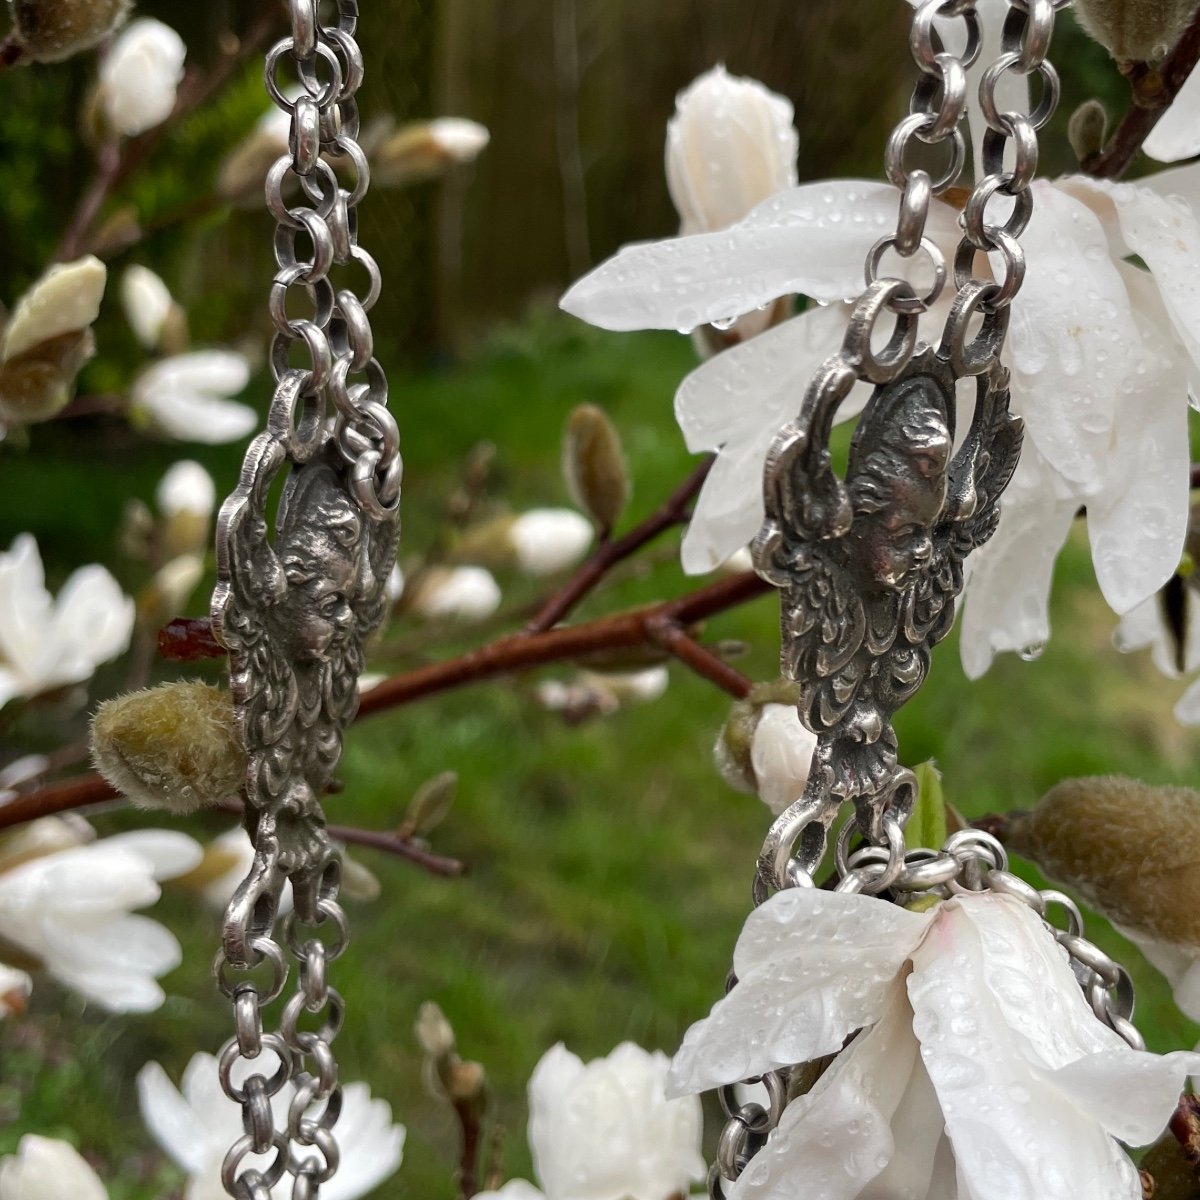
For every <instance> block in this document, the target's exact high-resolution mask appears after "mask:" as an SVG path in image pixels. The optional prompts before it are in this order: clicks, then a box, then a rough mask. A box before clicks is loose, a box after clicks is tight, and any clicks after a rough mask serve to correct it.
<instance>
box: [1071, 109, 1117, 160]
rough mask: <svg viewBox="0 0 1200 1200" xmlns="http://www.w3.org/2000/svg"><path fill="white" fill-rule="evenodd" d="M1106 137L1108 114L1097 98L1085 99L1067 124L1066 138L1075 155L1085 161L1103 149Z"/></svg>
mask: <svg viewBox="0 0 1200 1200" xmlns="http://www.w3.org/2000/svg"><path fill="white" fill-rule="evenodd" d="M1107 138H1108V114H1107V113H1106V112H1105V111H1104V105H1103V104H1101V103H1100V101H1099V100H1096V99H1092V100H1085V101H1084V102H1083V103H1082V104H1081V105H1080V106H1079V107H1078V108H1077V109H1076V110H1075V111H1074V112H1073V113H1072V114H1071V120H1070V122H1069V123H1068V125H1067V140H1068V141H1069V142H1070V143H1071V149H1072V150H1074V151H1075V157H1076V158H1077V159H1078V160H1079V161H1080V162H1081V163H1084V162H1087V160H1088V159H1089V158H1091V157H1092V155H1094V154H1099V153H1100V151H1101V150H1103V149H1104V143H1105V141H1106V140H1107Z"/></svg>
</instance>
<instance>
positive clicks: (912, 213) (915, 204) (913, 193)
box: [892, 171, 933, 258]
mask: <svg viewBox="0 0 1200 1200" xmlns="http://www.w3.org/2000/svg"><path fill="white" fill-rule="evenodd" d="M932 201H933V184H932V181H931V180H930V178H929V173H928V172H927V171H912V172H911V173H910V174H909V176H908V179H907V181H906V182H905V184H904V191H903V193H902V194H901V196H900V213H899V216H898V217H897V218H896V233H895V235H894V237H893V239H892V243H893V245H894V246H895V247H896V253H897V254H899V255H900V257H901V258H910V257H912V255H914V254H916V252H917V250H918V249H919V248H920V246H921V242H922V240H923V239H924V237H925V222H926V221H927V220H928V219H929V205H930V204H931V203H932Z"/></svg>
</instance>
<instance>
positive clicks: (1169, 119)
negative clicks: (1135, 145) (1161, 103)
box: [1142, 70, 1200, 162]
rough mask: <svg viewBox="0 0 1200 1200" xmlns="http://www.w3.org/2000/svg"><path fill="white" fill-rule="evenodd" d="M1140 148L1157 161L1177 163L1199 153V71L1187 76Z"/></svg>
mask: <svg viewBox="0 0 1200 1200" xmlns="http://www.w3.org/2000/svg"><path fill="white" fill-rule="evenodd" d="M1142 149H1143V150H1145V151H1146V153H1147V154H1148V155H1149V156H1150V157H1151V158H1156V159H1158V161H1159V162H1179V161H1180V160H1181V159H1185V158H1195V157H1196V155H1197V154H1200V71H1195V70H1194V71H1192V73H1191V74H1190V75H1189V76H1188V77H1187V79H1186V81H1185V82H1184V85H1183V87H1181V88H1180V89H1179V92H1178V94H1177V95H1176V97H1175V99H1174V100H1172V101H1171V107H1170V108H1168V109H1167V111H1166V112H1165V113H1163V115H1162V116H1161V117H1160V118H1159V120H1158V124H1157V125H1155V126H1154V128H1153V129H1152V130H1150V136H1149V137H1147V138H1146V140H1145V142H1143V143H1142Z"/></svg>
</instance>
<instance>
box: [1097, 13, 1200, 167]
mask: <svg viewBox="0 0 1200 1200" xmlns="http://www.w3.org/2000/svg"><path fill="white" fill-rule="evenodd" d="M1197 62H1200V10H1198V11H1197V13H1196V15H1195V16H1194V17H1193V18H1192V23H1191V24H1190V25H1189V26H1188V27H1187V29H1186V30H1184V33H1183V36H1182V37H1181V38H1180V39H1179V41H1178V42H1176V43H1175V48H1174V49H1173V50H1172V51H1171V53H1170V54H1168V55H1167V57H1166V59H1165V60H1164V62H1163V64H1162V66H1160V67H1158V68H1154V67H1150V66H1148V65H1147V64H1145V63H1135V64H1133V65H1131V66H1130V67H1128V68H1127V69H1126V70H1125V74H1126V75H1128V77H1129V82H1130V85H1131V87H1132V89H1133V104H1132V105H1131V106H1130V108H1129V111H1128V112H1127V113H1126V114H1125V116H1124V117H1123V118H1122V120H1121V123H1120V125H1118V126H1117V128H1116V131H1115V132H1114V133H1113V135H1112V137H1111V138H1109V140H1108V145H1107V146H1105V147H1104V149H1103V150H1101V151H1100V152H1099V153H1097V154H1093V155H1092V156H1091V157H1090V158H1088V159H1086V160H1085V161H1084V163H1083V164H1082V165H1083V169H1084V171H1086V172H1087V174H1089V175H1092V176H1094V177H1095V178H1097V179H1119V178H1120V177H1121V176H1122V175H1124V174H1125V172H1126V171H1127V170H1128V169H1129V167H1130V165H1131V164H1132V163H1133V160H1134V159H1135V158H1136V157H1137V153H1138V151H1139V150H1140V149H1141V148H1142V145H1143V143H1144V142H1145V140H1146V138H1148V137H1149V136H1150V131H1151V130H1152V129H1153V128H1154V127H1155V125H1157V124H1158V122H1159V121H1160V120H1161V119H1162V115H1163V113H1165V112H1166V111H1167V108H1168V107H1169V106H1170V104H1171V101H1172V100H1174V99H1175V97H1176V96H1177V95H1178V94H1179V89H1180V88H1182V87H1183V85H1184V83H1185V82H1186V81H1187V77H1188V76H1189V75H1190V74H1191V73H1192V70H1193V69H1194V68H1195V66H1196V64H1197Z"/></svg>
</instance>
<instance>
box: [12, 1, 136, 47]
mask: <svg viewBox="0 0 1200 1200" xmlns="http://www.w3.org/2000/svg"><path fill="white" fill-rule="evenodd" d="M130 3H131V0H8V11H9V14H10V15H11V16H12V23H13V34H14V36H15V38H16V41H17V43H18V45H19V46H20V48H21V59H20V61H22V62H41V63H52V62H62V61H63V60H64V59H67V58H70V57H71V56H72V55H74V54H79V53H81V52H82V51H84V50H90V49H91V48H92V47H93V46H96V45H99V43H100V42H102V41H103V40H104V39H105V38H106V37H108V36H109V34H111V33H113V32H114V31H115V30H116V29H117V28H118V27H119V26H120V25H121V23H122V22H123V21H124V20H125V18H126V16H127V15H128V14H129V8H130Z"/></svg>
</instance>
